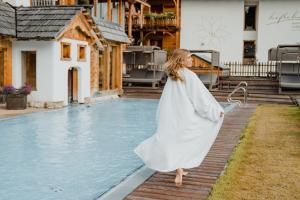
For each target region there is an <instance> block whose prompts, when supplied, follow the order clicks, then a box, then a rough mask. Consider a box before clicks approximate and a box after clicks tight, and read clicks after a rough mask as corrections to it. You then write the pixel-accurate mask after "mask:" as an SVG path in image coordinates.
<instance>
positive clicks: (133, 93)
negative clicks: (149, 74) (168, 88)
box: [123, 77, 300, 104]
mask: <svg viewBox="0 0 300 200" xmlns="http://www.w3.org/2000/svg"><path fill="white" fill-rule="evenodd" d="M241 81H246V82H247V83H248V103H279V104H292V101H291V98H290V94H280V95H279V94H278V81H277V80H276V79H270V78H258V77H249V78H248V77H230V78H224V79H221V80H220V87H219V89H214V90H212V91H211V93H212V94H213V95H214V96H215V98H216V99H217V100H218V101H227V96H228V95H229V94H230V93H231V92H232V91H233V89H234V88H235V86H236V85H238V84H239V83H240V82H241ZM162 90H163V88H157V89H153V88H151V87H124V95H123V97H125V98H147V99H159V98H160V95H161V92H162ZM299 93H300V92H298V95H299ZM232 99H237V100H241V101H242V100H243V93H242V92H241V91H240V92H237V93H235V94H234V95H233V96H232Z"/></svg>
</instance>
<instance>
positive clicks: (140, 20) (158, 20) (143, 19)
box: [132, 13, 176, 29]
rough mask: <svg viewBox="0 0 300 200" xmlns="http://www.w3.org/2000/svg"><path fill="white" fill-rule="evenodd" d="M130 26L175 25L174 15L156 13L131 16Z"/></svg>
mask: <svg viewBox="0 0 300 200" xmlns="http://www.w3.org/2000/svg"><path fill="white" fill-rule="evenodd" d="M132 26H133V27H135V28H151V29H152V28H167V27H176V17H175V16H174V15H171V16H167V15H166V14H163V13H162V14H156V15H153V14H151V15H149V14H148V15H147V14H145V15H144V16H133V20H132Z"/></svg>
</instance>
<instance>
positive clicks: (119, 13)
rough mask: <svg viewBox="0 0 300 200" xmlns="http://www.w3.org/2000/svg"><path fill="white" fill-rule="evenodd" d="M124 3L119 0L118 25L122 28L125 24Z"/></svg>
mask: <svg viewBox="0 0 300 200" xmlns="http://www.w3.org/2000/svg"><path fill="white" fill-rule="evenodd" d="M122 13H123V2H122V0H119V5H118V23H119V24H120V25H121V26H122V24H123V15H122Z"/></svg>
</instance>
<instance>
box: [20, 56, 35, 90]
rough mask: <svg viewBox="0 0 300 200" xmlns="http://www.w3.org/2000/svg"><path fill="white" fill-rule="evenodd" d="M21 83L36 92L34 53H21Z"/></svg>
mask: <svg viewBox="0 0 300 200" xmlns="http://www.w3.org/2000/svg"><path fill="white" fill-rule="evenodd" d="M22 83H23V84H25V83H26V84H29V85H30V86H31V87H32V89H33V90H36V52H35V51H22Z"/></svg>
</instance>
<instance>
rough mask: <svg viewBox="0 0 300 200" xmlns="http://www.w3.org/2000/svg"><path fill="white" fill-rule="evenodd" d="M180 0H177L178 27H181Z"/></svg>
mask: <svg viewBox="0 0 300 200" xmlns="http://www.w3.org/2000/svg"><path fill="white" fill-rule="evenodd" d="M179 4H180V0H176V27H177V28H180V5H179Z"/></svg>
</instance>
